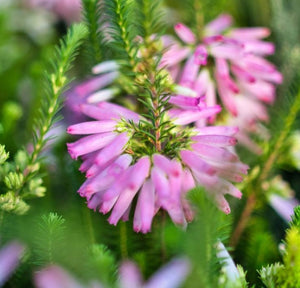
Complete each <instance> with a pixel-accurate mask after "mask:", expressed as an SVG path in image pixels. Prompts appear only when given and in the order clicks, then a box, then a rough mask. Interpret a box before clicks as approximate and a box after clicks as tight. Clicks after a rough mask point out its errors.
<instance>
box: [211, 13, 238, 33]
mask: <svg viewBox="0 0 300 288" xmlns="http://www.w3.org/2000/svg"><path fill="white" fill-rule="evenodd" d="M231 24H232V17H231V16H230V15H228V14H221V15H220V16H219V17H218V18H216V19H214V20H212V21H211V22H209V23H208V24H206V26H205V33H206V34H207V35H215V34H220V33H221V32H223V31H224V30H225V29H227V28H229V27H230V25H231Z"/></svg>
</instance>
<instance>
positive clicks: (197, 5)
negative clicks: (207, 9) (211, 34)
mask: <svg viewBox="0 0 300 288" xmlns="http://www.w3.org/2000/svg"><path fill="white" fill-rule="evenodd" d="M193 8H194V11H195V12H194V13H195V14H194V17H195V24H196V25H195V31H194V32H195V33H196V37H197V39H198V40H199V41H201V38H202V35H201V32H202V30H203V26H204V17H203V12H202V11H203V10H202V5H201V1H199V0H194V7H193Z"/></svg>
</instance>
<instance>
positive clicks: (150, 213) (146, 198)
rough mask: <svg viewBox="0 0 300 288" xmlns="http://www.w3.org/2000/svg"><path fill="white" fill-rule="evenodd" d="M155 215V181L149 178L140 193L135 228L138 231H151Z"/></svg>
mask: <svg viewBox="0 0 300 288" xmlns="http://www.w3.org/2000/svg"><path fill="white" fill-rule="evenodd" d="M154 215H155V190H154V186H153V183H152V182H151V181H150V180H147V181H146V182H145V183H144V185H143V187H142V189H141V192H140V194H139V198H138V202H137V205H136V208H135V213H134V219H133V229H134V231H136V232H142V233H147V232H149V231H151V224H152V219H153V217H154Z"/></svg>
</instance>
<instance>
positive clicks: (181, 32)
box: [174, 23, 196, 44]
mask: <svg viewBox="0 0 300 288" xmlns="http://www.w3.org/2000/svg"><path fill="white" fill-rule="evenodd" d="M174 29H175V32H176V34H177V35H178V37H179V38H180V39H181V40H182V41H183V42H185V43H187V44H194V43H195V42H196V37H195V35H194V33H193V32H192V30H191V29H190V28H188V27H187V26H185V25H184V24H182V23H178V24H176V25H175V27H174Z"/></svg>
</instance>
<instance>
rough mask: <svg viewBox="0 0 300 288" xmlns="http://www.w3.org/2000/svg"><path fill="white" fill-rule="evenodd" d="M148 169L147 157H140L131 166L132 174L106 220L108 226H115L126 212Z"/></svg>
mask: <svg viewBox="0 0 300 288" xmlns="http://www.w3.org/2000/svg"><path fill="white" fill-rule="evenodd" d="M149 169H150V160H149V157H142V158H141V159H139V160H138V162H137V163H136V164H135V165H133V166H132V174H131V177H130V178H129V179H128V181H127V183H126V185H124V187H123V189H124V190H123V191H122V193H121V194H120V196H119V198H118V200H117V202H116V204H115V206H114V208H113V210H112V213H111V215H110V217H109V219H108V222H109V223H110V224H113V225H116V224H117V222H118V221H119V219H120V218H121V217H122V215H123V214H124V213H125V212H126V210H127V208H128V207H129V205H130V203H131V201H132V200H133V198H134V196H135V195H136V193H137V192H138V190H139V189H140V187H141V186H142V185H143V182H144V181H145V179H146V178H147V176H148V174H149Z"/></svg>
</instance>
